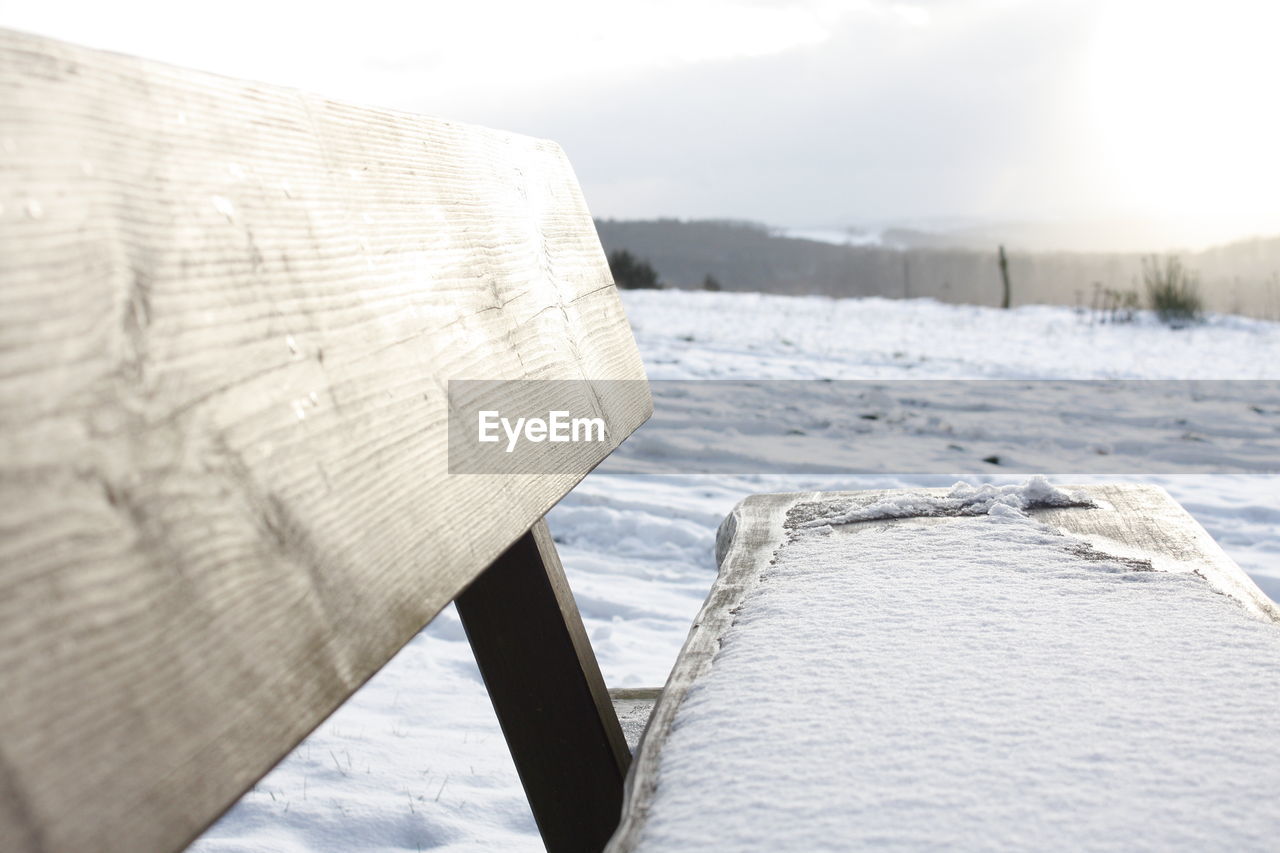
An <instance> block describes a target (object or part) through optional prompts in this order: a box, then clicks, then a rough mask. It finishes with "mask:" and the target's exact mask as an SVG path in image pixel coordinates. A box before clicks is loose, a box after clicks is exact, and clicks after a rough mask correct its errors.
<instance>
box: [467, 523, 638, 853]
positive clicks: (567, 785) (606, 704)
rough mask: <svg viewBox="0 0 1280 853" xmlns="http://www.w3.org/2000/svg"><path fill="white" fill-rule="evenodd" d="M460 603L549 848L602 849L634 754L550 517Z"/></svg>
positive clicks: (504, 556) (487, 572) (488, 571)
mask: <svg viewBox="0 0 1280 853" xmlns="http://www.w3.org/2000/svg"><path fill="white" fill-rule="evenodd" d="M456 604H457V608H458V614H459V616H461V617H462V625H463V627H464V628H465V629H466V632H467V639H468V640H470V641H471V649H472V651H473V652H474V653H475V656H476V663H477V664H479V666H480V672H481V674H482V675H483V676H484V683H485V686H486V687H487V688H488V689H489V698H490V699H492V700H493V707H494V710H495V711H497V714H498V721H499V722H500V723H501V724H502V733H503V734H504V735H505V736H506V738H507V745H508V746H509V747H510V748H511V756H512V758H514V759H515V764H516V770H517V771H518V772H519V773H520V781H521V782H522V783H523V784H524V789H525V793H526V794H527V795H528V797H529V805H530V807H531V808H532V809H533V816H534V819H535V820H536V821H537V822H538V830H539V832H541V833H542V840H543V843H545V844H546V846H547V850H549V851H552V853H561V851H566V852H567V851H592V853H595V851H599V850H601V849H602V848H603V847H604V845H605V844H606V843H607V842H608V840H609V836H610V835H612V834H613V831H614V829H615V828H616V827H617V825H618V819H619V816H620V814H621V810H622V784H623V779H624V777H625V776H626V773H627V767H628V765H629V764H630V762H631V754H630V752H629V751H628V749H627V745H626V741H625V740H624V739H623V735H622V729H621V727H620V726H619V725H618V718H617V715H616V714H615V713H614V710H613V705H612V703H611V702H610V701H609V694H608V692H607V691H606V689H605V685H604V679H602V678H601V676H600V667H599V665H598V664H597V663H596V658H595V653H594V652H592V650H591V645H590V643H589V642H588V641H587V635H586V630H585V629H584V628H583V626H582V617H581V616H580V615H579V614H578V608H577V605H575V604H574V601H573V595H572V593H571V592H570V591H569V584H568V581H566V580H565V576H564V569H563V568H562V567H561V565H560V557H559V556H558V555H557V554H556V549H555V544H554V543H553V542H552V541H551V534H550V532H549V531H548V530H547V525H546V522H545V521H539V522H538V523H537V524H535V525H534V526H533V529H532V530H530V531H529V532H528V533H526V534H525V535H524V536H522V537H521V538H520V539H519V540H518V541H517V542H516V543H515V544H514V545H512V546H511V547H510V548H508V549H507V550H506V552H504V553H503V554H502V556H500V557H498V559H497V560H495V561H494V562H493V563H492V564H491V565H490V566H489V567H488V568H487V569H485V570H484V572H483V573H482V574H481V575H480V576H479V577H478V578H477V579H476V580H475V581H474V582H472V584H471V586H469V587H467V589H466V590H465V591H464V592H463V593H462V594H461V595H459V596H458V598H457V600H456Z"/></svg>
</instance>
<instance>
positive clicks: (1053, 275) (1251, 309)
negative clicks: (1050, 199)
mask: <svg viewBox="0 0 1280 853" xmlns="http://www.w3.org/2000/svg"><path fill="white" fill-rule="evenodd" d="M596 228H597V230H598V231H599V233H600V240H601V242H602V243H603V244H604V247H605V249H606V250H607V251H613V250H614V249H627V250H629V251H631V252H633V253H634V254H636V255H637V256H639V257H641V258H644V259H645V260H648V261H649V262H650V263H651V264H653V266H654V267H655V268H656V269H657V270H658V273H659V275H660V277H661V278H662V280H663V281H664V282H666V283H667V284H668V285H669V286H672V287H678V288H687V289H696V288H698V287H701V284H702V282H703V280H704V279H705V277H706V276H707V275H711V276H713V277H714V278H715V279H717V280H718V281H719V282H720V283H721V285H722V286H723V287H724V289H725V290H740V291H760V292H764V293H786V294H823V295H827V296H883V297H887V298H920V297H930V298H933V299H938V300H940V301H944V302H958V303H971V304H976V305H996V304H999V300H1000V290H1001V288H1000V277H999V272H998V270H997V267H996V246H995V245H992V246H991V248H990V249H989V250H987V251H979V250H976V249H971V248H951V247H945V246H939V247H936V248H934V247H923V248H909V249H897V248H885V247H882V246H859V245H843V246H842V245H835V244H832V243H824V242H818V241H816V240H807V239H798V238H794V237H787V236H784V235H783V234H782V233H781V232H780V231H779V230H777V229H771V228H769V227H767V226H764V225H760V224H757V223H751V222H735V221H722V220H693V221H684V220H678V219H657V220H612V219H601V220H597V221H596ZM1182 258H1183V260H1184V261H1185V262H1186V263H1187V265H1188V266H1189V267H1190V268H1191V269H1193V270H1195V271H1197V272H1198V273H1199V275H1200V279H1201V291H1202V293H1203V295H1204V297H1205V302H1206V306H1207V307H1208V308H1209V310H1212V311H1221V312H1227V313H1234V314H1247V315H1251V316H1255V317H1262V318H1266V319H1277V320H1280V237H1271V238H1259V239H1253V240H1244V241H1240V242H1237V243H1231V244H1228V245H1225V246H1218V247H1214V248H1211V249H1207V250H1205V251H1201V252H1192V253H1183V255H1182ZM1141 259H1142V255H1141V254H1138V253H1133V252H1128V253H1123V252H1017V251H1010V252H1009V274H1010V279H1011V280H1012V283H1013V303H1014V304H1015V305H1021V304H1028V303H1051V304H1060V305H1081V306H1085V307H1087V306H1089V305H1090V304H1091V302H1092V301H1093V300H1094V298H1095V291H1097V290H1100V289H1102V288H1112V289H1115V290H1138V291H1141V289H1142V286H1141Z"/></svg>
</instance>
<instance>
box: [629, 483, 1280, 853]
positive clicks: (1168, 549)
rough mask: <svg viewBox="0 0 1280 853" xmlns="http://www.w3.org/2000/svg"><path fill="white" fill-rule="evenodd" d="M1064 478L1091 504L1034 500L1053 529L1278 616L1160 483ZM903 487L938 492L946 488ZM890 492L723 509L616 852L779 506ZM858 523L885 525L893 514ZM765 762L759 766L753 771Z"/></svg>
mask: <svg viewBox="0 0 1280 853" xmlns="http://www.w3.org/2000/svg"><path fill="white" fill-rule="evenodd" d="M1072 488H1075V489H1081V490H1083V491H1085V492H1087V493H1088V494H1089V496H1090V498H1091V499H1092V500H1093V501H1094V503H1095V504H1096V506H1095V507H1070V508H1061V509H1033V510H1031V515H1032V516H1033V517H1034V518H1035V519H1036V520H1038V521H1041V522H1043V523H1045V524H1048V525H1049V526H1051V527H1053V528H1055V529H1057V530H1060V531H1062V532H1064V533H1068V534H1070V535H1073V536H1077V537H1080V538H1082V539H1085V540H1086V541H1088V542H1089V544H1090V545H1091V546H1092V547H1093V549H1094V550H1096V551H1097V552H1100V554H1102V555H1108V556H1114V557H1117V558H1120V559H1127V560H1140V561H1144V562H1146V563H1150V565H1151V567H1152V568H1154V569H1156V570H1159V571H1173V572H1196V573H1198V574H1200V575H1201V576H1202V577H1204V578H1205V580H1206V581H1207V582H1208V583H1209V585H1210V587H1211V588H1213V589H1214V590H1215V591H1216V592H1220V593H1222V594H1224V595H1229V596H1231V597H1232V598H1234V599H1236V600H1237V601H1238V602H1239V603H1240V605H1241V606H1242V607H1244V608H1245V609H1246V610H1248V611H1249V612H1251V613H1253V614H1254V615H1255V616H1257V617H1258V618H1261V619H1266V620H1269V621H1273V622H1276V623H1280V608H1277V606H1276V605H1275V604H1274V603H1273V602H1271V600H1270V599H1269V598H1267V596H1266V595H1265V594H1264V593H1263V592H1262V591H1261V590H1259V589H1258V587H1257V585H1256V584H1254V583H1253V581H1252V580H1250V578H1249V576H1248V575H1246V574H1245V573H1244V571H1242V570H1241V569H1240V567H1239V566H1237V565H1236V564H1235V562H1234V561H1233V560H1232V559H1231V558H1230V557H1229V556H1227V554H1226V553H1225V552H1224V551H1223V550H1222V549H1221V548H1220V547H1219V546H1218V544H1217V543H1216V542H1214V541H1213V538H1212V537H1211V536H1209V534H1208V533H1207V532H1205V530H1204V528H1202V527H1201V526H1200V524H1199V523H1198V522H1197V521H1196V520H1195V519H1194V518H1192V517H1191V515H1190V514H1188V513H1187V512H1186V510H1184V509H1183V508H1182V507H1181V506H1179V505H1178V503H1177V501H1175V500H1173V498H1171V497H1170V496H1169V494H1168V493H1167V492H1165V491H1164V489H1161V488H1160V487H1158V486H1151V485H1139V484H1112V485H1089V486H1078V487H1072ZM912 491H915V492H927V493H930V494H934V495H938V496H941V495H944V494H946V492H947V490H946V489H918V490H912ZM897 493H900V492H895V491H891V490H869V491H861V492H795V493H785V494H769V495H752V496H751V497H749V498H747V499H746V500H744V501H742V502H741V503H739V504H738V505H737V506H736V507H734V509H733V511H732V512H731V513H730V514H729V515H728V517H726V518H725V520H724V522H723V523H722V524H721V526H720V530H719V531H718V533H717V536H716V560H717V562H718V563H719V566H720V572H719V575H718V576H717V577H716V580H715V583H714V584H713V585H712V587H711V591H710V593H709V594H708V596H707V600H706V602H705V603H704V604H703V607H702V610H701V611H700V612H699V613H698V616H697V618H696V619H695V620H694V623H693V626H692V627H691V628H690V631H689V636H688V639H687V640H686V641H685V644H684V648H683V649H681V651H680V655H679V657H678V658H677V660H676V663H675V666H674V667H673V668H672V670H671V674H670V676H669V677H668V678H667V684H666V687H665V688H664V689H663V691H662V695H661V696H660V697H659V699H658V702H657V705H656V706H655V707H654V709H653V713H652V716H651V717H650V719H649V725H648V727H647V728H646V729H645V733H644V736H643V737H642V739H641V741H640V746H639V748H638V749H637V751H636V755H635V759H634V761H633V762H632V765H631V771H630V773H629V774H628V776H627V783H626V799H625V801H624V804H623V811H622V820H621V822H620V823H619V826H618V830H617V832H615V833H614V836H613V838H612V839H611V840H610V843H609V846H608V847H607V848H606V850H608V851H610V853H625V851H629V850H633V849H634V848H635V845H636V843H637V842H638V840H639V838H640V835H641V833H642V831H643V829H644V824H645V821H646V819H647V818H648V815H649V812H650V807H651V804H652V798H653V793H654V790H655V789H656V787H657V785H658V782H659V779H658V766H659V762H660V759H661V754H662V749H663V746H664V744H665V743H666V740H667V736H668V735H669V733H670V732H671V727H672V725H673V723H674V721H675V718H676V714H677V712H678V711H679V708H680V705H681V703H682V702H683V701H684V698H685V696H686V695H687V694H688V693H689V690H690V689H691V688H692V687H693V685H694V684H696V683H697V681H698V679H699V678H700V677H701V676H702V675H703V674H704V673H706V672H707V671H708V670H709V669H710V668H711V665H712V661H713V660H714V658H715V655H716V653H717V652H718V651H719V648H720V642H721V637H723V636H724V633H725V632H726V631H727V630H728V629H729V627H730V626H731V625H732V624H733V620H734V614H735V612H736V610H737V608H738V606H739V605H740V604H741V603H742V601H743V599H744V598H745V597H746V595H747V594H748V593H749V592H750V591H751V590H752V589H753V588H754V587H755V586H756V584H757V583H758V582H759V579H760V575H761V573H762V572H763V571H764V570H765V569H766V568H768V566H769V564H770V563H771V562H772V561H773V559H774V556H775V555H776V554H777V552H778V549H779V547H781V546H782V544H783V543H784V542H785V540H786V537H787V528H786V526H785V525H786V523H787V517H788V515H789V514H790V513H791V512H792V511H793V510H796V509H797V508H798V507H800V508H803V506H804V505H805V504H811V503H815V502H826V501H839V502H841V503H842V504H848V505H850V506H861V505H866V504H871V503H874V502H876V501H878V500H881V499H883V498H885V497H888V496H891V495H894V494H897ZM801 511H803V510H801ZM865 523H867V524H880V525H886V526H889V525H893V524H894V523H895V520H889V521H876V522H865ZM766 769H767V768H761V770H762V772H763V771H765V770H766Z"/></svg>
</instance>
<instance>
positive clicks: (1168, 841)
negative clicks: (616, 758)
mask: <svg viewBox="0 0 1280 853" xmlns="http://www.w3.org/2000/svg"><path fill="white" fill-rule="evenodd" d="M1029 485H1030V488H1029V489H1022V488H1018V487H1009V488H1008V489H1007V490H1002V491H1001V492H1000V493H999V494H996V493H994V492H988V493H987V494H986V495H985V496H980V495H979V492H977V491H972V490H971V491H967V492H965V491H962V492H961V495H960V497H959V499H957V498H956V496H954V495H953V496H950V497H948V498H946V499H943V500H942V501H933V502H932V505H931V504H930V500H929V499H928V498H927V497H925V496H917V497H916V499H914V500H913V499H911V496H905V497H900V498H898V499H896V500H895V501H892V502H883V503H880V504H878V505H873V506H872V507H868V508H867V512H865V513H861V514H859V516H858V518H859V519H861V520H863V521H864V522H865V521H868V520H871V521H872V523H871V524H866V523H863V524H856V525H854V527H852V528H851V527H847V526H844V524H845V521H844V519H847V518H848V514H847V513H846V512H845V511H844V509H843V508H841V507H824V508H823V509H822V510H821V511H819V512H818V518H817V521H818V522H820V523H819V524H817V525H816V526H806V525H802V526H800V527H797V528H795V529H793V530H792V535H793V538H792V539H790V541H788V542H786V543H784V544H783V545H782V547H781V548H780V549H779V551H778V553H777V555H776V557H775V560H774V563H773V565H772V566H771V567H770V568H768V569H767V570H766V571H765V573H764V575H763V576H762V577H761V580H760V582H759V584H758V585H757V586H756V587H755V588H754V590H752V592H750V593H749V594H748V595H747V597H746V599H745V600H744V601H743V602H742V603H741V604H740V605H739V607H738V608H737V610H736V618H735V621H734V624H733V625H732V626H731V627H730V628H729V629H728V631H727V633H726V634H725V636H724V638H723V643H722V646H721V648H720V651H719V653H718V654H717V655H716V658H715V662H714V664H713V665H712V667H711V668H710V670H709V671H708V672H707V673H706V674H705V675H703V676H702V677H701V678H700V679H699V680H698V682H696V683H695V684H694V686H693V687H692V688H691V689H690V691H689V694H688V695H687V697H686V698H685V701H684V703H683V704H682V706H681V709H680V711H679V712H678V713H677V715H676V718H675V721H674V723H673V726H672V729H671V733H670V735H669V737H668V739H667V742H666V744H665V746H664V749H663V752H662V758H661V762H660V765H659V776H658V784H657V787H656V790H655V793H654V796H653V799H652V801H651V807H650V811H649V815H650V817H649V820H648V822H647V823H646V824H645V827H644V831H643V834H642V836H641V840H640V843H638V844H637V846H636V849H637V850H638V851H650V850H652V851H669V850H776V851H811V850H822V849H831V848H832V847H833V846H834V847H837V848H838V849H844V850H849V849H853V850H856V849H863V848H865V847H870V846H881V847H888V848H891V849H943V848H957V847H958V848H961V849H975V848H977V849H1014V848H1016V849H1054V850H1122V849H1123V850H1129V849H1137V848H1142V849H1153V850H1170V849H1187V850H1191V849H1232V850H1265V849H1271V848H1272V846H1273V845H1274V840H1275V838H1276V833H1277V831H1278V830H1280V807H1277V804H1276V803H1275V801H1274V798H1272V797H1271V796H1270V795H1269V793H1268V792H1271V791H1274V790H1277V786H1278V785H1280V739H1277V738H1276V737H1275V736H1274V729H1273V727H1272V723H1273V721H1274V720H1275V718H1276V714H1277V713H1278V712H1280V692H1277V691H1276V689H1275V685H1276V683H1277V680H1278V679H1280V631H1278V630H1276V626H1275V625H1274V624H1272V623H1270V622H1264V621H1261V620H1259V619H1257V618H1255V617H1253V616H1251V615H1248V614H1247V613H1246V612H1245V610H1244V609H1243V608H1242V607H1241V606H1240V605H1239V604H1238V603H1237V602H1236V601H1235V600H1233V599H1230V598H1228V597H1226V596H1222V595H1218V594H1215V593H1214V592H1213V590H1212V589H1210V587H1209V586H1208V584H1207V583H1206V581H1205V580H1204V579H1202V578H1200V577H1198V576H1196V575H1194V574H1190V573H1167V572H1160V571H1151V570H1135V569H1134V567H1133V566H1132V565H1130V564H1125V563H1121V562H1108V561H1106V560H1103V559H1092V560H1091V559H1085V558H1083V557H1082V556H1080V555H1081V554H1083V553H1089V550H1088V546H1087V545H1086V544H1085V543H1084V542H1083V541H1082V540H1076V539H1073V538H1072V537H1068V536H1063V535H1060V534H1058V533H1056V532H1054V531H1051V530H1049V529H1048V528H1046V527H1044V526H1043V525H1041V524H1039V523H1038V522H1036V521H1034V520H1033V519H1032V518H1029V517H1028V516H1027V515H1026V514H1025V513H1024V512H1022V508H1023V507H1025V506H1028V505H1031V504H1034V503H1036V502H1038V500H1039V498H1038V497H1037V496H1036V493H1040V492H1041V491H1042V489H1043V487H1044V485H1045V484H1044V483H1043V481H1041V482H1040V483H1035V484H1029ZM1054 497H1055V499H1062V500H1069V498H1068V496H1066V495H1062V494H1060V493H1057V494H1055V495H1054ZM1055 502H1056V500H1055ZM917 507H919V508H920V509H921V510H922V511H923V512H925V513H926V514H936V513H939V512H943V513H947V514H948V515H949V516H950V517H947V516H940V517H935V518H930V519H927V520H914V519H913V520H909V521H900V522H895V523H893V524H890V525H884V524H876V523H874V519H877V518H900V517H901V514H902V513H903V512H904V511H910V512H915V510H916V508H917ZM979 511H982V514H977V513H979ZM957 512H958V513H960V515H958V516H957V515H954V513H957ZM969 513H973V514H974V515H972V516H971V517H965V515H966V514H969ZM833 524H834V525H836V526H835V527H832V525H833ZM1095 553H1096V552H1095Z"/></svg>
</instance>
